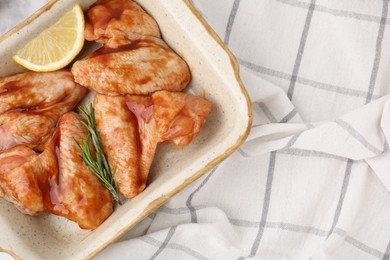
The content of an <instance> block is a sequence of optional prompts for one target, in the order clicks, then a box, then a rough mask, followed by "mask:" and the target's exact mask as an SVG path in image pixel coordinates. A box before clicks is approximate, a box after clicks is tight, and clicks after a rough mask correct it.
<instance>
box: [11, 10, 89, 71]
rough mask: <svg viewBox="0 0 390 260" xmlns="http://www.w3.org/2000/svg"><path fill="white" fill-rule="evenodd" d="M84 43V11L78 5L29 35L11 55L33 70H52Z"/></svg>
mask: <svg viewBox="0 0 390 260" xmlns="http://www.w3.org/2000/svg"><path fill="white" fill-rule="evenodd" d="M83 45H84V14H83V10H82V9H81V7H80V6H79V5H75V6H74V7H73V8H72V10H70V11H68V12H67V13H66V14H65V15H64V16H62V17H61V18H60V19H59V20H58V21H57V22H56V23H55V24H54V25H52V26H50V27H49V28H47V29H46V30H45V31H43V32H41V33H40V34H39V35H38V36H37V37H36V38H34V39H32V40H31V41H30V42H28V43H27V45H26V46H24V47H23V48H22V49H20V50H19V51H18V52H17V53H16V54H15V55H14V56H13V57H12V58H13V59H14V60H15V61H16V62H17V63H19V64H20V65H22V66H23V67H25V68H27V69H30V70H33V71H55V70H58V69H61V68H63V67H65V66H66V65H68V64H69V63H70V62H71V61H72V60H73V59H74V58H75V57H76V55H77V54H78V53H79V52H80V51H81V49H82V48H83Z"/></svg>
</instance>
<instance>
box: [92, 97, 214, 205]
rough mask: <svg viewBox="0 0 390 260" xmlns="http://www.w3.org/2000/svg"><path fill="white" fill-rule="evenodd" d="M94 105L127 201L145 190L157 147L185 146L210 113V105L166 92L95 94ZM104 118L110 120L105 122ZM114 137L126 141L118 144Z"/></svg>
mask: <svg viewBox="0 0 390 260" xmlns="http://www.w3.org/2000/svg"><path fill="white" fill-rule="evenodd" d="M94 105H95V110H96V111H97V112H96V121H97V126H98V130H99V133H100V135H101V137H102V142H103V148H104V151H105V153H106V155H107V156H108V159H109V162H110V165H111V167H112V168H113V169H116V175H119V176H121V177H119V176H118V177H117V178H118V186H119V189H120V191H121V192H122V190H130V191H131V192H129V193H126V194H123V195H125V196H126V197H128V198H129V197H132V196H134V195H136V194H138V193H140V192H141V191H142V190H143V189H144V188H145V185H146V180H147V176H148V173H149V170H150V166H151V164H152V161H153V157H154V154H155V151H156V148H157V144H158V143H159V142H164V141H173V142H175V143H176V144H177V145H179V146H181V147H184V146H186V145H188V144H189V143H190V142H191V141H192V140H193V138H194V137H195V136H196V135H198V134H199V132H200V130H201V128H202V126H203V124H204V122H205V118H206V117H207V115H208V114H209V112H210V110H211V104H210V102H208V101H207V100H205V99H203V98H200V97H195V96H192V95H189V94H185V93H180V92H168V91H159V92H156V93H154V94H153V95H152V96H130V95H127V96H116V97H111V96H104V95H99V94H98V95H96V96H95V104H94ZM98 111H100V112H98ZM108 117H110V118H111V119H110V122H108V123H106V122H105V120H106V118H108ZM112 122H115V123H112ZM134 128H135V130H134ZM117 136H120V137H122V136H126V138H125V139H124V140H123V142H121V140H120V139H119V138H118V139H117V138H116V137H117ZM134 147H136V148H137V149H136V150H135V149H134ZM131 148H133V150H132V151H128V150H127V149H131ZM122 151H126V152H124V153H123V152H122ZM136 153H138V154H136ZM123 176H125V177H123ZM121 180H122V181H121ZM130 195H131V196H130Z"/></svg>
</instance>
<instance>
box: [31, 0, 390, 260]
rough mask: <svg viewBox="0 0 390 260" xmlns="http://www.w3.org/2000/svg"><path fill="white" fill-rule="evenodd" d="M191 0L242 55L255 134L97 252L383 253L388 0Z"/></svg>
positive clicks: (388, 163) (108, 255)
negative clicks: (251, 105) (209, 170)
mask: <svg viewBox="0 0 390 260" xmlns="http://www.w3.org/2000/svg"><path fill="white" fill-rule="evenodd" d="M31 1H32V0H31ZM194 4H195V6H196V7H197V8H198V9H199V11H200V12H201V14H202V15H203V16H204V17H205V18H206V20H207V21H208V22H209V23H210V24H211V26H212V27H213V28H214V29H215V30H216V32H217V33H218V34H219V35H220V37H221V38H222V39H224V41H225V43H226V44H227V45H228V46H229V47H230V49H231V50H232V51H233V53H234V54H235V55H236V57H237V58H238V60H239V62H240V64H241V77H242V79H243V81H244V83H245V85H246V86H247V88H248V91H249V93H250V96H251V99H252V101H253V112H254V124H253V127H252V131H251V134H250V136H249V138H248V140H247V142H246V143H245V144H244V145H243V146H241V148H240V149H239V150H238V151H237V152H236V153H234V154H233V155H232V156H231V157H230V158H228V159H227V160H226V161H224V162H223V163H221V164H220V165H219V166H217V167H215V168H214V169H213V170H212V171H211V172H209V173H208V174H206V175H205V176H204V177H203V178H201V179H200V180H198V181H196V182H195V183H193V184H191V185H190V186H189V187H188V188H186V189H185V190H183V191H182V192H180V193H179V194H177V195H176V196H174V197H173V198H172V199H171V200H169V201H168V203H167V204H165V205H164V206H162V207H161V208H160V209H159V210H158V211H156V212H154V213H153V214H151V215H150V216H149V217H148V218H147V219H145V220H144V221H143V222H141V223H140V224H139V225H137V226H136V227H135V228H134V229H133V230H131V231H130V232H129V233H127V234H126V235H125V236H124V237H123V238H122V239H121V241H120V242H118V243H116V244H113V245H112V246H110V247H109V248H107V249H106V250H105V251H103V252H102V253H101V254H100V255H98V256H97V257H96V259H156V258H157V259H250V258H252V259H364V260H366V259H387V260H388V259H389V258H390V225H389V222H390V195H389V190H390V174H389V173H388V172H389V171H390V152H389V145H388V142H389V140H390V107H389V106H390V104H389V96H387V95H386V94H387V93H390V83H389V81H390V31H389V27H388V24H389V23H390V20H388V18H387V17H388V8H389V1H388V0H383V1H382V0H370V1H364V0H343V1H340V0H242V1H240V0H212V1H209V0H194Z"/></svg>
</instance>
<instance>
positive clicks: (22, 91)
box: [0, 70, 80, 114]
mask: <svg viewBox="0 0 390 260" xmlns="http://www.w3.org/2000/svg"><path fill="white" fill-rule="evenodd" d="M76 88H80V86H77V84H76V83H75V82H74V80H73V76H72V73H70V72H69V71H66V70H60V71H55V72H49V73H44V72H42V73H36V72H27V73H20V74H16V75H12V76H9V77H4V78H0V114H2V113H4V112H7V111H10V110H23V109H24V110H34V109H37V108H40V107H48V106H51V105H54V104H55V103H57V102H58V101H60V100H62V99H63V98H64V97H66V96H68V95H69V94H70V93H71V92H72V91H73V90H74V89H76Z"/></svg>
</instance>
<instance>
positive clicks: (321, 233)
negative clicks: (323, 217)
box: [265, 222, 327, 237]
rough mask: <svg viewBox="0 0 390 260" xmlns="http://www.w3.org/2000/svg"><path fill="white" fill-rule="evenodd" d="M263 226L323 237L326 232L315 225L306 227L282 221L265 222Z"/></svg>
mask: <svg viewBox="0 0 390 260" xmlns="http://www.w3.org/2000/svg"><path fill="white" fill-rule="evenodd" d="M265 227H266V228H276V229H282V230H288V231H292V232H298V233H307V234H313V235H316V236H320V237H324V236H326V234H327V232H326V231H325V230H321V229H318V228H315V227H306V226H300V225H295V224H290V223H283V222H267V223H266V225H265Z"/></svg>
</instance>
